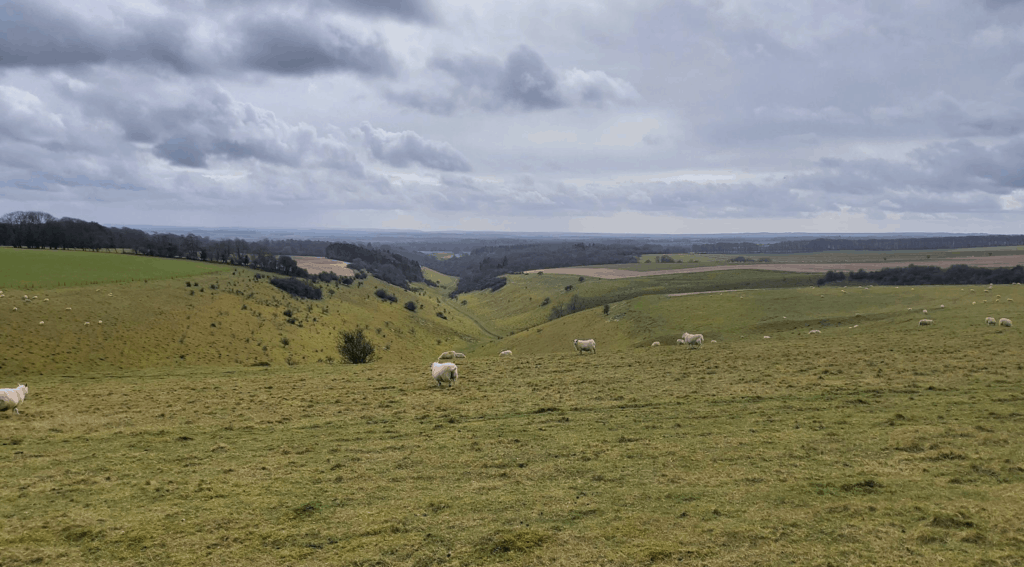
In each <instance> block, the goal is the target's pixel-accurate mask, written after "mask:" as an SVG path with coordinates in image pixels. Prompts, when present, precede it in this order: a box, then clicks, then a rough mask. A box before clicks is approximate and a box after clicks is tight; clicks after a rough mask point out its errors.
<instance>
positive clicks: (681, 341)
mask: <svg viewBox="0 0 1024 567" xmlns="http://www.w3.org/2000/svg"><path fill="white" fill-rule="evenodd" d="M676 344H677V345H685V344H686V341H684V340H683V339H676Z"/></svg>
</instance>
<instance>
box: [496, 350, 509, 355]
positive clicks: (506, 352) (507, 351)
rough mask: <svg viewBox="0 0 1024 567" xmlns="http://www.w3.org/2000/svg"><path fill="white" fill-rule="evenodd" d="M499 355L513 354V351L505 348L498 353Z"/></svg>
mask: <svg viewBox="0 0 1024 567" xmlns="http://www.w3.org/2000/svg"><path fill="white" fill-rule="evenodd" d="M498 356H512V351H510V350H503V351H501V352H499V353H498Z"/></svg>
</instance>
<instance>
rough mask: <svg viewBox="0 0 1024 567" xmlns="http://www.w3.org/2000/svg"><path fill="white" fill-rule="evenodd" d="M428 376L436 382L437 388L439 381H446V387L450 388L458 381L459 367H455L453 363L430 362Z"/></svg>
mask: <svg viewBox="0 0 1024 567" xmlns="http://www.w3.org/2000/svg"><path fill="white" fill-rule="evenodd" d="M430 375H431V376H433V377H434V380H436V381H437V386H438V387H439V388H440V387H441V380H447V381H448V387H449V388H451V387H452V386H454V385H455V381H456V380H458V379H459V367H458V366H455V363H454V362H432V363H430Z"/></svg>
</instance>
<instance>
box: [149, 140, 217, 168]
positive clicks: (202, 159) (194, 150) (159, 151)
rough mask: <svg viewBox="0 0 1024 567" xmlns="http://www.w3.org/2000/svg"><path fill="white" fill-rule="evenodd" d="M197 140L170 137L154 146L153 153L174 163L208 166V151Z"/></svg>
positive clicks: (186, 165)
mask: <svg viewBox="0 0 1024 567" xmlns="http://www.w3.org/2000/svg"><path fill="white" fill-rule="evenodd" d="M207 151H208V150H207V149H204V148H200V147H199V146H198V144H197V143H196V141H195V140H191V139H188V138H168V139H166V140H164V141H163V142H160V143H159V144H157V145H156V146H153V155H155V156H156V157H159V158H163V159H165V160H167V161H169V162H171V163H173V164H174V165H183V166H185V167H199V168H205V167H206V152H207Z"/></svg>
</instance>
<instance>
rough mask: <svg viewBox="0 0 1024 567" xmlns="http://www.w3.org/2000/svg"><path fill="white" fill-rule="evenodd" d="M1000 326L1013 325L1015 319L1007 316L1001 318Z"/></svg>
mask: <svg viewBox="0 0 1024 567" xmlns="http://www.w3.org/2000/svg"><path fill="white" fill-rule="evenodd" d="M999 326H1000V327H1012V326H1013V321H1011V320H1009V319H1007V318H1006V317H1003V318H1002V319H1000V320H999Z"/></svg>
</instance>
